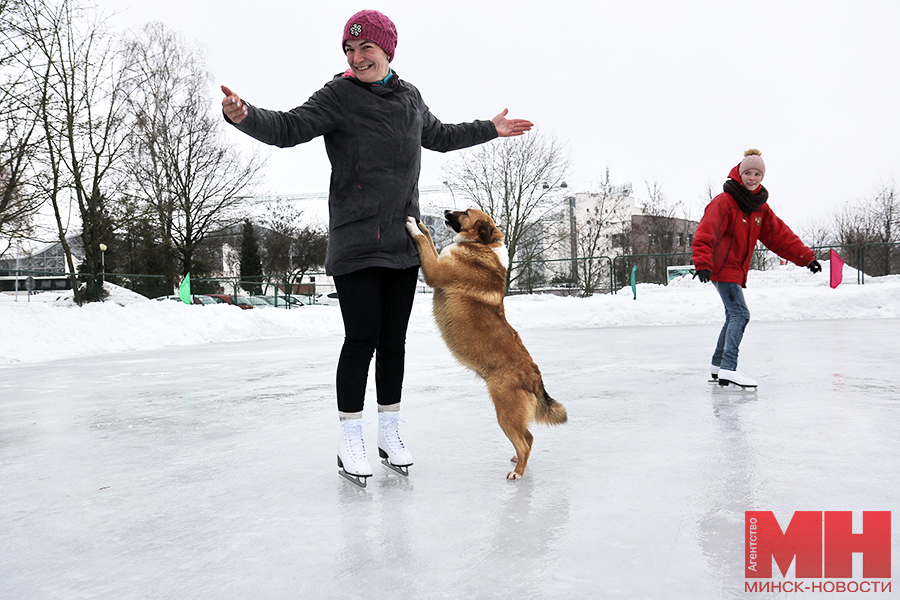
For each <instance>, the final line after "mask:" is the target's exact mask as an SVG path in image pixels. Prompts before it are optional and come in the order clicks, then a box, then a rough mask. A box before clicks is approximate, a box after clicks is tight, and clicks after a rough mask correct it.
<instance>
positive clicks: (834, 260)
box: [829, 250, 844, 289]
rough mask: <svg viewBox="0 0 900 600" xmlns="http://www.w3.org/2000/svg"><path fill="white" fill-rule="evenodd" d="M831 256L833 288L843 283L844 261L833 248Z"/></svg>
mask: <svg viewBox="0 0 900 600" xmlns="http://www.w3.org/2000/svg"><path fill="white" fill-rule="evenodd" d="M829 258H830V259H831V289H834V288H836V287H837V286H839V285H841V280H842V279H843V278H844V261H842V260H841V257H840V256H838V253H837V252H835V251H834V250H832V251H831V252H830V256H829Z"/></svg>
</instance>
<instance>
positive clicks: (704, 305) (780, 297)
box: [0, 261, 900, 364]
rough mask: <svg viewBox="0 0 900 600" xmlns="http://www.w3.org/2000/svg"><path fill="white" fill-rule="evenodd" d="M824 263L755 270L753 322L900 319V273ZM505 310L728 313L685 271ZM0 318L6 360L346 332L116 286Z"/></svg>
mask: <svg viewBox="0 0 900 600" xmlns="http://www.w3.org/2000/svg"><path fill="white" fill-rule="evenodd" d="M822 264H823V272H821V273H818V274H815V275H813V274H812V273H810V272H809V271H808V270H807V269H804V268H800V267H796V266H794V265H788V266H781V267H778V268H776V269H775V270H772V271H766V272H759V271H751V273H750V277H749V280H748V284H747V286H748V287H747V289H746V290H745V297H746V299H747V304H748V306H749V308H750V312H751V315H752V316H751V320H752V321H754V322H761V321H808V320H826V319H845V318H862V319H868V318H897V317H900V293H898V291H900V276H896V275H895V276H889V277H881V278H871V277H870V278H867V280H866V284H865V285H857V284H856V281H857V275H856V271H855V270H853V269H851V268H850V267H848V266H846V265H845V266H844V276H843V280H844V282H845V283H843V284H842V285H840V286H839V287H838V288H837V289H834V290H833V289H831V288H830V287H829V285H828V283H829V278H828V275H827V273H828V268H829V265H828V262H827V261H823V262H822ZM506 311H507V318H508V319H509V321H510V323H512V325H513V326H514V327H515V328H516V329H517V330H519V331H522V330H527V329H548V328H552V329H573V328H575V329H593V328H605V327H631V326H649V325H689V324H692V325H696V324H706V323H719V324H721V322H722V320H723V309H722V303H721V300H720V299H719V296H718V294H716V292H715V289H714V288H713V287H712V285H710V284H702V283H700V282H699V281H697V280H695V279H690V278H688V277H685V278H683V279H681V280H676V281H673V282H671V283H670V284H669V285H668V286H660V285H652V284H641V285H638V287H637V300H635V299H634V295H633V294H632V291H631V288H630V287H628V288H624V289H623V290H621V291H619V292H618V293H617V294H612V295H610V294H605V295H604V294H598V295H595V296H593V297H591V298H571V297H559V296H551V295H534V296H515V297H510V298H508V299H507V300H506ZM0 322H2V323H3V327H2V328H0V364H2V363H18V362H34V361H45V360H51V359H56V358H70V357H76V356H87V355H93V354H107V353H110V352H128V351H133V350H153V349H159V348H165V347H169V346H193V345H202V344H214V343H221V342H238V341H244V340H254V339H270V338H277V337H300V338H311V339H315V338H319V337H322V336H328V335H341V334H342V332H343V326H342V324H341V317H340V312H339V310H338V309H337V307H334V306H308V307H304V308H302V309H299V310H283V309H281V310H278V309H264V310H248V311H242V310H240V309H238V308H235V307H233V306H225V305H217V306H188V305H185V304H179V303H177V302H156V301H152V302H151V301H148V300H146V299H145V298H144V297H143V296H138V295H136V294H133V293H131V292H129V291H128V290H123V289H121V288H113V290H112V295H111V297H110V301H108V302H105V303H101V304H89V305H86V306H84V307H81V308H79V307H76V306H73V305H72V301H71V293H68V294H55V293H50V292H45V293H41V294H37V295H35V296H32V298H31V301H30V302H27V301H26V297H25V296H19V297H18V299H16V298H14V297H13V296H12V295H7V294H0ZM435 330H436V329H435V325H434V322H433V320H432V318H431V299H430V296H428V295H427V294H423V295H422V297H421V298H420V299H419V301H418V302H416V304H415V308H414V310H413V316H412V320H411V323H410V335H415V334H417V333H425V332H431V331H435Z"/></svg>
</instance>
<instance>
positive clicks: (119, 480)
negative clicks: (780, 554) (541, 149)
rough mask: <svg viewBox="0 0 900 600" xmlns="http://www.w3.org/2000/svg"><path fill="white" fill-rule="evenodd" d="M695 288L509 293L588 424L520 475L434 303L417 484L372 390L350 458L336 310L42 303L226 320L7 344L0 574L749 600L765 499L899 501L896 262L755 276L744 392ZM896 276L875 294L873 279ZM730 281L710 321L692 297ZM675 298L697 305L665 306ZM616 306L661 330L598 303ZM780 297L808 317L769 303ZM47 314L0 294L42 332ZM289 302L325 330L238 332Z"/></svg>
mask: <svg viewBox="0 0 900 600" xmlns="http://www.w3.org/2000/svg"><path fill="white" fill-rule="evenodd" d="M685 287H686V288H687V287H689V288H690V291H689V292H687V291H685V292H684V293H683V294H682V295H683V296H684V297H683V298H681V299H679V297H678V288H677V286H675V287H671V288H663V289H661V290H657V291H654V290H652V289H650V288H647V289H645V290H643V291H642V290H641V289H640V288H639V290H638V299H637V300H634V299H633V298H632V297H631V296H630V290H628V292H629V294H626V295H623V294H618V295H616V296H619V297H618V298H616V297H615V296H612V297H606V298H601V299H598V300H594V299H548V298H534V299H523V298H511V299H510V300H509V301H508V303H507V305H508V306H507V310H508V312H509V314H510V320H511V321H513V322H514V325H516V327H517V328H518V329H519V330H520V333H521V335H522V338H523V341H524V342H525V344H526V346H527V347H528V348H529V350H530V352H531V354H532V356H533V357H534V359H535V361H536V362H537V364H538V365H539V366H540V368H541V371H542V373H543V375H544V380H545V383H546V386H547V389H548V391H549V393H550V394H551V395H552V396H553V397H554V398H556V399H557V400H559V401H560V402H562V403H563V404H564V405H565V407H566V409H567V410H568V413H569V422H568V423H567V424H565V425H561V426H558V427H544V426H536V427H534V428H533V431H534V434H535V442H534V452H533V454H532V458H531V460H530V461H529V465H528V470H527V471H526V473H525V478H524V479H523V480H521V481H517V482H514V481H508V480H506V479H505V476H506V473H507V472H508V470H509V464H510V463H509V458H510V457H511V456H512V455H513V448H512V445H511V444H510V443H509V441H508V440H507V439H506V438H505V436H504V435H503V433H502V432H501V430H500V428H499V426H498V425H497V423H496V419H495V416H494V413H493V408H492V406H491V404H490V400H489V398H488V397H487V394H486V391H485V389H484V386H483V384H482V383H481V382H480V380H479V379H478V378H477V377H475V376H474V375H473V374H472V373H470V372H468V371H466V370H465V369H463V368H462V367H460V366H459V365H457V364H456V363H455V362H454V361H453V359H452V358H451V356H450V354H449V353H448V351H447V350H446V348H445V347H444V345H443V343H442V341H441V339H440V336H439V335H438V334H437V333H436V332H435V330H434V327H433V324H432V323H431V322H430V320H429V317H428V304H429V303H428V301H427V298H422V299H419V300H417V307H416V311H415V313H414V322H413V324H412V326H411V330H410V335H409V339H408V350H407V376H406V382H405V387H404V401H403V410H402V415H403V417H404V419H405V420H406V421H407V423H406V424H404V425H402V428H401V431H402V433H403V437H404V441H405V442H406V443H407V445H408V446H409V447H410V449H411V450H412V452H413V455H414V457H415V464H414V465H413V466H412V467H411V468H410V476H409V478H406V477H402V476H399V475H397V474H396V473H393V472H390V471H388V470H387V469H384V468H383V467H382V466H381V465H380V464H379V463H378V461H377V458H376V457H377V451H376V449H375V443H376V429H375V425H374V423H375V422H377V419H376V414H375V402H374V386H373V385H370V388H372V389H370V395H369V399H368V401H367V406H366V418H367V419H368V420H369V421H370V422H371V423H372V424H371V425H369V426H368V427H367V429H366V436H367V444H368V447H369V454H370V459H371V461H372V463H373V468H374V469H375V471H374V472H375V475H374V476H373V477H371V478H370V479H369V483H368V487H367V488H366V489H364V490H363V489H360V488H358V487H357V486H354V485H352V484H350V483H349V482H347V481H345V480H344V479H342V478H340V477H339V476H338V475H337V463H336V459H335V454H336V445H337V416H336V407H335V403H334V398H333V396H334V392H333V388H334V377H335V365H336V360H337V355H338V352H339V349H340V345H341V341H342V337H341V333H340V329H339V325H337V326H336V327H335V326H334V325H333V321H334V320H335V319H339V317H336V315H337V314H338V313H337V310H338V309H337V308H335V307H322V308H321V309H319V310H317V311H313V312H308V313H303V311H302V310H300V311H282V312H281V313H278V312H274V310H275V309H272V310H271V314H269V315H267V316H264V315H262V314H261V313H262V312H263V311H259V312H260V314H257V315H255V316H251V315H249V314H242V313H241V311H239V310H237V309H234V310H233V311H231V312H228V313H227V314H226V312H225V311H224V310H220V311H217V313H216V314H215V316H212V315H213V314H214V313H206V312H204V311H206V310H208V309H207V308H203V307H188V306H184V307H180V306H177V305H176V306H175V307H174V308H170V307H159V306H156V307H155V308H154V310H159V311H164V312H162V313H154V312H153V311H151V310H150V309H148V308H147V307H142V310H143V312H142V313H141V316H140V318H137V317H135V319H136V321H135V322H134V323H132V322H130V321H129V317H128V316H127V315H129V314H131V313H130V312H128V306H125V307H115V308H112V307H106V308H103V307H96V308H91V307H88V308H87V309H68V308H60V307H52V308H51V307H49V306H43V307H39V308H36V307H32V308H36V312H35V314H36V315H38V317H39V318H48V317H47V315H48V314H52V312H50V311H76V312H75V313H74V314H76V315H77V314H81V315H84V316H83V318H84V319H86V320H87V321H89V322H90V321H91V320H92V319H95V325H97V324H103V323H111V322H114V321H115V318H119V319H120V321H121V329H123V330H127V331H131V332H133V333H132V337H134V338H140V336H141V334H140V324H141V323H143V326H144V328H146V329H148V330H157V329H160V328H162V329H165V326H163V325H161V323H164V322H168V321H169V320H174V321H176V323H175V324H174V325H172V327H173V328H174V327H180V326H181V325H182V324H184V323H186V322H187V321H188V320H189V319H191V318H196V319H199V320H206V321H207V322H206V325H205V326H206V327H212V328H213V329H215V331H209V332H208V339H209V340H210V341H207V342H206V343H196V342H195V343H193V344H187V343H182V338H181V337H180V336H179V335H178V334H177V333H175V332H173V333H172V335H173V336H174V338H175V340H176V341H175V344H176V345H169V346H167V347H166V346H164V345H163V346H161V347H152V348H148V349H133V348H123V347H122V344H124V342H118V341H116V338H115V336H114V334H115V332H114V331H109V332H107V333H103V334H102V335H100V336H99V338H98V339H100V340H103V339H106V338H109V339H110V340H111V341H110V342H109V350H110V351H108V352H106V353H103V352H99V351H96V352H95V351H94V350H88V351H86V352H84V353H83V355H80V356H79V355H78V353H77V352H74V351H69V350H67V349H66V348H68V347H69V344H71V347H72V348H75V347H76V346H77V343H76V341H77V340H72V339H70V338H69V337H68V336H67V334H66V333H65V331H62V330H61V331H57V332H55V335H58V336H59V342H60V346H62V347H63V349H62V350H59V351H58V354H56V355H54V353H53V350H52V348H50V347H48V346H45V345H42V344H44V342H35V344H36V346H34V347H31V349H29V342H26V341H23V342H22V343H21V344H20V347H19V349H20V355H19V356H18V358H17V357H15V356H13V355H12V354H11V353H8V354H7V355H6V356H8V357H9V356H11V358H7V360H6V362H5V365H3V366H0V490H2V492H0V523H2V527H0V582H2V583H0V590H2V591H0V596H2V597H3V598H11V599H12V598H14V599H20V598H21V599H26V598H41V599H43V598H66V599H68V598H104V599H105V598H115V599H120V600H128V599H144V598H154V599H179V600H181V599H185V598H191V599H222V598H254V599H270V598H271V599H276V598H278V599H280V598H329V599H343V598H347V599H350V598H367V599H371V600H379V599H396V598H403V599H405V598H410V599H412V598H416V599H419V598H426V599H430V598H436V599H441V598H448V599H449V598H454V599H455V598H554V599H555V598H666V599H680V598H684V599H687V598H691V599H693V598H745V597H746V594H745V592H744V582H745V581H747V580H745V579H744V578H743V560H744V554H743V551H744V548H743V532H744V521H743V517H744V515H743V513H744V511H746V510H772V511H774V512H775V514H776V516H777V517H779V519H781V518H783V517H787V518H789V517H790V515H791V514H792V513H793V512H794V511H797V510H852V511H854V515H855V516H856V515H857V513H858V512H859V513H861V511H863V510H892V508H894V507H897V506H898V503H900V484H898V478H897V473H898V472H900V437H898V435H897V431H898V430H900V373H898V371H897V369H896V364H897V361H898V350H897V348H898V346H897V341H896V340H897V339H898V337H900V320H898V319H897V318H896V315H894V316H891V315H890V314H889V313H891V311H896V310H897V306H898V304H900V299H898V298H900V294H898V293H897V291H898V290H897V287H895V284H884V285H882V287H881V288H880V289H879V287H878V285H871V286H870V285H869V284H868V283H867V284H866V285H865V286H853V287H852V288H851V287H848V288H846V291H842V288H843V286H842V288H838V289H837V290H830V289H828V288H824V289H822V290H821V291H817V290H818V288H815V289H814V288H803V287H802V286H800V287H798V286H785V287H784V288H783V289H781V288H778V287H760V288H758V289H757V290H756V292H755V293H754V295H752V296H751V292H753V288H752V287H751V288H748V290H747V293H748V303H749V305H750V310H751V312H752V313H753V314H754V317H753V320H751V322H750V324H749V326H748V328H747V333H746V335H745V338H744V343H743V345H742V347H741V356H740V365H739V368H741V370H743V371H745V372H747V373H748V374H750V375H751V376H752V377H754V378H755V379H757V381H758V382H759V389H758V391H757V392H755V393H746V392H731V391H727V390H723V389H719V388H718V386H716V385H713V384H709V383H707V379H708V377H709V373H708V371H707V368H708V365H709V357H710V355H711V353H712V350H713V345H714V343H715V339H716V336H717V335H718V331H719V328H720V327H721V306H720V304H719V301H718V297H717V296H716V294H715V292H714V291H713V290H712V288H711V287H710V286H705V287H703V286H699V285H697V286H694V285H688V284H685ZM779 289H780V290H781V291H780V292H779ZM885 290H888V291H889V292H890V293H887V292H886V291H885ZM817 294H822V296H821V298H824V300H822V299H819V296H818V295H817ZM829 294H830V296H829ZM654 295H655V296H659V297H661V298H665V297H666V296H667V295H668V296H669V299H668V302H666V301H665V300H664V299H655V298H654ZM689 295H693V297H694V299H693V300H687V299H686V298H687V297H688V296H689ZM850 295H853V296H854V297H856V298H857V300H856V301H855V304H856V306H857V309H856V310H857V311H863V312H864V314H867V315H868V314H869V313H868V311H870V310H875V311H879V310H880V311H883V312H882V313H881V315H882V316H884V315H885V314H887V316H886V318H869V317H865V318H858V317H856V316H854V313H853V312H852V311H850V309H847V312H845V313H844V314H845V315H846V316H845V317H843V318H842V317H840V316H834V317H831V318H814V317H818V316H820V315H821V314H822V312H823V311H824V310H825V308H823V307H824V306H827V305H828V302H832V303H834V304H844V303H845V302H846V298H847V297H849V296H850ZM873 295H874V296H877V297H878V299H877V300H874V301H872V302H873V304H872V306H874V305H877V307H875V308H872V307H870V305H869V304H867V302H868V301H866V300H863V299H862V298H868V297H870V296H873ZM704 296H708V297H709V298H705V297H704ZM579 302H584V303H590V304H591V307H590V308H589V309H585V310H584V312H583V313H581V312H579V311H580V310H581V309H580V308H576V307H579V306H581V305H580V304H578V303H579ZM705 303H707V304H708V306H709V311H710V312H711V314H709V316H708V318H707V317H706V316H703V317H702V319H701V320H706V321H707V322H694V323H691V322H689V321H691V318H688V317H679V316H678V315H679V314H686V313H691V314H693V312H696V311H700V312H702V307H704V306H706V305H707V304H705ZM163 304H165V303H163ZM173 304H174V303H173ZM846 304H847V305H853V304H854V303H853V302H846ZM653 305H657V306H658V307H659V308H658V309H656V310H651V309H650V308H649V307H650V306H653ZM679 305H684V306H685V307H686V308H685V309H684V310H683V311H682V310H680V309H676V308H674V307H677V306H679ZM698 306H699V307H700V309H698V308H697V307H698ZM560 307H570V310H569V312H570V315H572V318H571V319H570V320H569V321H568V322H566V323H562V320H563V319H564V315H562V314H560V312H561V309H560ZM628 307H632V308H628ZM666 307H669V309H670V312H669V313H668V316H669V317H671V320H672V321H673V322H677V320H678V319H680V318H681V319H682V320H684V321H687V322H686V323H682V324H672V325H664V324H659V323H658V321H661V320H663V319H665V318H667V315H666ZM212 308H216V307H212ZM175 309H178V310H175ZM79 310H80V311H85V310H86V311H87V312H83V313H78V312H77V311H79ZM303 310H305V309H303ZM598 310H600V311H606V312H610V313H618V314H622V315H627V314H629V313H628V311H629V310H634V311H639V312H640V313H641V314H642V315H646V319H647V320H648V321H649V322H652V323H655V324H652V325H638V324H627V325H624V326H608V325H607V326H598V325H592V324H591V323H592V322H597V321H598V320H600V319H602V318H603V317H602V316H592V315H593V313H595V312H597V311H598ZM778 310H780V311H781V314H782V315H787V316H788V318H789V320H775V319H772V318H770V319H766V318H762V319H760V318H758V315H759V314H760V313H762V314H768V313H769V311H773V314H775V313H777V312H778ZM29 311H31V309H26V310H23V309H22V307H21V306H18V307H13V308H9V303H3V304H0V314H2V315H9V316H10V317H9V319H10V322H18V323H19V324H18V325H13V326H12V327H13V328H20V330H21V328H23V327H25V328H27V327H26V325H27V322H28V319H27V318H26V316H24V315H25V313H26V312H29ZM91 311H94V312H96V313H98V315H93V313H92V312H91ZM326 311H331V312H326ZM809 311H811V312H809ZM102 312H111V313H112V316H109V315H106V316H99V313H102ZM176 312H177V313H178V316H176V317H173V316H172V315H174V314H175V313H176ZM251 312H255V311H246V313H251ZM804 312H806V313H807V314H810V315H813V317H811V318H808V319H807V318H803V317H802V316H801V315H803V314H804ZM289 313H293V315H294V316H293V317H291V318H293V319H298V318H300V315H301V314H304V315H306V316H305V317H303V318H304V319H307V320H308V321H309V325H310V331H311V332H312V333H310V334H309V335H303V334H302V333H300V332H298V330H299V329H300V326H299V325H296V326H294V329H290V326H287V325H285V327H287V328H288V329H289V330H290V333H289V335H286V336H281V337H276V336H275V335H265V336H260V337H262V338H264V339H251V338H246V339H240V340H235V341H223V338H225V337H227V336H230V335H235V334H234V331H243V330H244V329H243V328H246V327H247V325H246V323H245V321H247V320H248V319H255V320H257V321H253V323H255V325H254V327H256V328H265V327H268V326H267V325H265V323H268V322H270V321H269V320H272V321H271V323H276V324H277V323H279V321H278V320H279V319H286V318H287V317H286V316H282V314H283V315H287V314H289ZM15 315H19V316H15ZM160 315H162V316H160ZM69 318H70V317H69V316H68V315H64V316H60V317H58V318H57V319H58V322H65V320H66V319H69ZM629 318H635V317H628V316H623V317H621V319H620V320H621V321H622V322H626V323H627V322H628V319H629ZM640 318H641V319H643V318H645V316H641V317H640ZM654 319H655V320H656V321H654ZM592 320H593V321H592ZM578 321H581V323H579V322H578ZM35 322H36V321H35ZM229 322H231V323H232V324H231V325H230V326H229V327H230V328H231V329H230V330H229V331H224V330H225V329H228V327H226V325H225V323H229ZM335 322H336V321H335ZM23 323H24V324H23ZM585 323H586V324H585ZM97 326H100V325H97ZM35 327H36V325H35ZM185 327H187V329H188V330H190V326H189V325H185ZM271 327H272V331H276V330H277V327H276V326H275V325H272V326H271ZM219 329H222V330H223V331H219ZM268 331H269V330H268V329H266V332H267V333H268ZM158 333H159V332H158V331H153V332H152V333H151V332H148V334H147V335H148V336H149V337H148V339H153V340H155V339H156V336H157V334H158ZM238 337H239V336H238ZM133 341H134V340H133ZM138 341H139V340H138ZM4 342H14V340H8V339H7V340H4ZM98 343H101V344H102V343H103V342H102V341H101V342H98ZM7 347H8V346H7ZM35 348H37V349H41V348H45V350H44V353H45V357H44V358H43V359H41V358H40V357H39V356H36V354H37V350H36V349H35ZM371 383H372V382H371V381H370V384H371ZM894 539H895V540H896V539H897V537H896V536H894ZM892 550H893V555H894V556H898V555H900V553H898V546H897V542H896V541H895V542H894V543H893V548H892ZM792 569H793V567H792ZM754 597H756V595H754ZM759 597H765V596H764V595H759Z"/></svg>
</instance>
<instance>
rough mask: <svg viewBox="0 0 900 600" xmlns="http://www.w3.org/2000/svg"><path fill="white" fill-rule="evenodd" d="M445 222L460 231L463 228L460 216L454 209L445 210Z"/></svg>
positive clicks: (457, 231)
mask: <svg viewBox="0 0 900 600" xmlns="http://www.w3.org/2000/svg"><path fill="white" fill-rule="evenodd" d="M444 222H445V223H446V224H447V227H449V228H450V229H452V230H453V231H455V232H456V233H459V230H460V229H461V228H462V224H461V223H460V222H459V217H458V216H457V215H456V213H454V212H453V211H452V210H445V211H444Z"/></svg>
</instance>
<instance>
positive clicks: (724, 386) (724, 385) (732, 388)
mask: <svg viewBox="0 0 900 600" xmlns="http://www.w3.org/2000/svg"><path fill="white" fill-rule="evenodd" d="M718 384H719V389H720V390H725V391H729V392H747V393H750V392H755V391H756V386H755V385H740V384H738V383H734V382H731V381H726V382H723V381H722V380H719V381H718Z"/></svg>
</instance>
